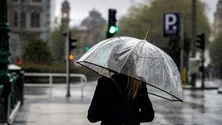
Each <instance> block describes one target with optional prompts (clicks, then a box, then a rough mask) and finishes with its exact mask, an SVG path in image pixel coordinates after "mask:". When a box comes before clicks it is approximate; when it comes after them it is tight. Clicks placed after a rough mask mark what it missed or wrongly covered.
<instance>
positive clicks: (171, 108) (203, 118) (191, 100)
mask: <svg viewBox="0 0 222 125" xmlns="http://www.w3.org/2000/svg"><path fill="white" fill-rule="evenodd" d="M95 85H96V82H90V83H88V84H87V86H86V87H85V89H84V98H81V89H80V88H79V86H78V85H77V86H73V87H72V88H71V95H72V97H71V99H70V100H68V101H67V100H66V99H65V98H64V97H65V95H66V86H57V87H53V88H46V87H25V102H26V104H25V106H28V105H29V106H30V105H32V104H39V107H45V106H43V105H44V104H49V103H50V105H51V106H50V108H52V107H53V104H66V107H69V106H70V105H69V104H72V106H73V104H76V106H75V107H78V106H79V108H78V109H81V113H80V111H79V114H78V113H77V114H75V113H74V112H75V111H76V109H75V111H74V110H73V114H75V116H76V115H77V116H78V118H79V119H82V121H83V122H81V123H79V125H81V124H82V125H89V124H90V123H89V122H88V121H87V119H86V115H87V108H88V106H89V104H90V102H91V98H92V95H93V92H94V89H95ZM150 99H151V101H152V103H153V107H154V110H155V112H156V113H155V119H154V121H153V122H152V123H143V124H142V125H222V117H221V115H222V94H218V93H217V90H189V89H186V90H184V102H183V103H179V102H170V101H167V100H163V99H160V98H158V97H154V96H152V95H150ZM40 104H41V105H40ZM47 106H49V105H47ZM57 106H58V105H57ZM57 108H58V107H57ZM70 108H71V107H70ZM73 109H74V108H73ZM24 110H27V109H26V108H25V107H24ZM29 110H30V109H29ZM23 115H24V114H23ZM27 115H29V113H28V112H26V115H24V117H25V116H26V117H27ZM71 115H72V113H71V114H67V116H69V117H70V116H71ZM20 116H21V114H20ZM67 116H66V117H67ZM75 116H73V117H75ZM60 118H61V119H62V117H60ZM23 121H25V120H23ZM75 122H76V121H75ZM18 123H19V120H18V119H17V124H15V125H18ZM24 123H26V124H27V123H28V122H24ZM73 123H74V121H73ZM29 124H30V125H32V123H29ZM29 124H27V125H29ZM33 124H34V123H33ZM61 124H62V123H61ZM97 124H98V125H99V123H96V125H97ZM19 125H21V124H19ZM35 125H36V124H35Z"/></svg>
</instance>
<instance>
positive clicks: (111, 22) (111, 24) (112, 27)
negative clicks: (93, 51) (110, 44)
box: [107, 9, 119, 38]
mask: <svg viewBox="0 0 222 125" xmlns="http://www.w3.org/2000/svg"><path fill="white" fill-rule="evenodd" d="M118 30H119V28H118V27H117V26H116V10H115V9H109V19H108V30H107V38H111V37H113V36H114V35H115V34H116V33H117V32H118Z"/></svg>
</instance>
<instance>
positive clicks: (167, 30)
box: [163, 13, 180, 37]
mask: <svg viewBox="0 0 222 125" xmlns="http://www.w3.org/2000/svg"><path fill="white" fill-rule="evenodd" d="M179 34H180V17H179V13H164V14H163V35H164V37H169V36H179Z"/></svg>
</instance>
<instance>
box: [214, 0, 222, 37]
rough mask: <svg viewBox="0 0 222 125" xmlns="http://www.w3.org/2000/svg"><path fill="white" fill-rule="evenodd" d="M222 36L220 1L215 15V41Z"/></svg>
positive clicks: (221, 1)
mask: <svg viewBox="0 0 222 125" xmlns="http://www.w3.org/2000/svg"><path fill="white" fill-rule="evenodd" d="M221 34H222V0H218V3H217V7H216V12H215V13H214V23H213V34H212V37H213V39H215V38H216V37H217V36H218V35H221Z"/></svg>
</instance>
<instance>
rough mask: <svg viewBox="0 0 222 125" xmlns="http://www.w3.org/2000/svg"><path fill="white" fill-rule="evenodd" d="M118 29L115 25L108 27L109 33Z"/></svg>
mask: <svg viewBox="0 0 222 125" xmlns="http://www.w3.org/2000/svg"><path fill="white" fill-rule="evenodd" d="M118 30H119V28H118V27H116V26H111V27H110V28H109V33H111V34H113V33H115V32H117V31H118Z"/></svg>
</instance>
